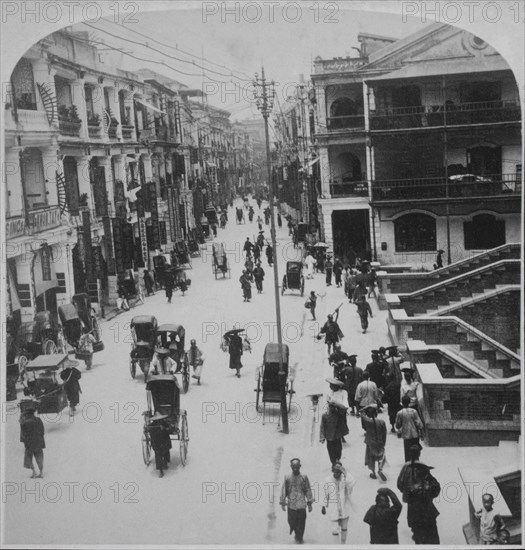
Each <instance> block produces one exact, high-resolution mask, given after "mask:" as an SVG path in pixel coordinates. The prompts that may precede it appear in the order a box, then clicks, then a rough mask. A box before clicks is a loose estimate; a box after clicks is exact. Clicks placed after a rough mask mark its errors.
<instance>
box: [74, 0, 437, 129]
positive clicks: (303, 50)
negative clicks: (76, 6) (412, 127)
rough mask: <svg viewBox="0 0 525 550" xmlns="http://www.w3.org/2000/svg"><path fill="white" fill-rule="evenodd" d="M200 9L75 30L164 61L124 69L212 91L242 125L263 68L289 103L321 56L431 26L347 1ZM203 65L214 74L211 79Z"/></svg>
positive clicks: (213, 100)
mask: <svg viewBox="0 0 525 550" xmlns="http://www.w3.org/2000/svg"><path fill="white" fill-rule="evenodd" d="M273 4H276V3H273ZM173 5H174V4H171V6H173ZM195 5H196V6H198V7H197V8H193V9H190V8H187V9H178V8H177V9H174V8H172V9H169V10H165V11H156V12H145V11H140V12H138V13H135V14H133V16H132V17H131V19H133V22H130V23H127V24H125V25H123V24H120V25H119V24H116V23H114V22H113V21H98V22H96V23H95V24H93V25H91V26H87V25H84V24H80V25H76V26H75V28H82V29H84V30H88V31H89V32H90V33H92V36H93V37H95V38H96V39H97V40H103V41H105V42H106V43H107V44H108V45H111V46H120V47H121V48H123V49H124V50H125V51H126V52H128V53H132V54H133V55H135V56H138V57H142V58H144V59H154V60H156V61H157V63H156V64H151V63H147V62H143V61H140V60H137V59H134V58H133V57H131V56H129V55H126V54H123V55H122V56H121V59H120V60H119V62H118V65H119V66H120V67H122V68H124V69H128V70H135V69H137V68H140V67H149V68H151V69H153V70H155V71H157V72H159V73H162V74H165V75H166V76H169V77H170V78H173V79H175V80H178V81H179V82H182V83H184V84H186V85H188V86H190V87H191V88H199V89H204V90H205V91H206V92H207V94H208V100H209V102H210V104H212V105H215V106H217V107H221V108H224V109H227V110H229V111H231V112H232V119H234V120H235V119H245V118H254V117H258V116H260V115H259V114H258V113H257V109H256V107H255V106H254V105H253V102H250V101H246V99H251V98H252V95H251V94H252V87H251V80H252V79H253V75H254V73H255V72H258V73H259V74H260V68H261V64H262V63H264V68H265V72H266V77H267V78H268V79H269V80H274V81H275V82H276V83H277V90H278V94H279V100H280V101H281V103H282V102H283V101H284V100H285V98H286V96H287V95H290V94H289V92H290V91H291V90H293V89H294V84H295V83H297V82H298V81H299V78H300V76H299V75H300V74H303V75H304V77H305V79H306V80H308V79H309V75H310V73H311V72H312V61H313V59H314V58H315V57H317V56H321V57H322V58H332V57H345V56H351V57H356V56H358V52H357V51H356V50H354V49H353V47H356V48H357V47H359V42H358V41H357V35H358V34H359V33H360V32H366V33H371V34H376V35H382V36H390V37H394V38H402V37H404V36H408V35H409V34H412V33H414V32H416V31H418V30H419V29H421V28H422V27H424V26H425V25H428V24H429V23H425V24H424V23H422V22H421V21H416V20H410V18H409V19H408V20H407V21H406V22H403V21H402V19H401V13H399V14H398V15H397V16H395V15H393V14H386V13H380V12H376V13H371V12H366V11H359V10H356V9H349V7H352V6H351V5H350V3H344V2H337V3H336V2H321V3H313V2H303V3H298V2H285V3H284V6H287V7H286V8H284V9H283V7H282V6H283V3H281V4H279V5H275V6H272V2H257V3H256V2H248V3H247V4H241V3H234V4H232V5H231V6H230V10H231V11H229V12H226V11H225V10H224V7H223V3H220V2H202V3H196V4H195ZM353 5H355V3H354V4H353ZM348 6H349V7H348ZM137 32H138V33H142V35H144V36H140V35H138V34H137ZM108 33H111V34H113V35H115V36H117V37H121V38H127V39H129V40H133V41H135V42H139V43H140V44H134V43H131V42H126V41H124V40H122V39H118V38H115V37H114V36H111V35H110V34H108ZM155 41H158V42H161V43H162V45H161V44H159V43H158V42H155ZM145 44H147V45H148V46H149V48H148V47H146V46H145ZM151 48H156V49H158V50H160V51H161V52H162V53H159V52H155V51H153V50H152V49H151ZM184 52H190V53H193V54H195V56H191V55H187V54H186V53H184ZM170 56H171V57H170ZM173 57H176V58H179V59H182V60H187V61H190V63H185V62H182V61H179V60H178V59H173ZM202 58H204V60H205V62H204V64H203V63H202ZM159 62H160V63H162V62H164V64H159ZM194 63H196V64H197V65H195V64H194ZM199 65H202V66H204V67H205V69H206V70H204V76H203V74H202V73H203V69H202V68H200V67H199ZM213 71H216V72H219V73H222V74H216V72H213ZM184 73H187V74H184Z"/></svg>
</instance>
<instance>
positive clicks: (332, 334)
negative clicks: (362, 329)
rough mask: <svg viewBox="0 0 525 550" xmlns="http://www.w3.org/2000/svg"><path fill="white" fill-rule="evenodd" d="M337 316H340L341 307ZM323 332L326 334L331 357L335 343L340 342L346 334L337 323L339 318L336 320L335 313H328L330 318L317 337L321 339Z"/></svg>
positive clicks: (326, 342)
mask: <svg viewBox="0 0 525 550" xmlns="http://www.w3.org/2000/svg"><path fill="white" fill-rule="evenodd" d="M336 312H337V316H339V308H337V310H336ZM321 334H324V335H325V340H324V342H325V344H326V345H327V347H328V356H329V357H330V353H331V348H332V346H333V345H334V344H336V343H337V342H339V341H340V340H341V339H342V338H344V334H343V332H342V330H341V329H340V328H339V325H338V324H337V320H335V321H334V316H333V315H328V320H327V321H326V323H325V324H324V325H323V327H322V328H321V330H320V331H319V334H318V335H317V339H318V340H320V339H321Z"/></svg>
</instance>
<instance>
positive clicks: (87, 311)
mask: <svg viewBox="0 0 525 550" xmlns="http://www.w3.org/2000/svg"><path fill="white" fill-rule="evenodd" d="M71 301H72V302H73V305H74V306H75V308H76V310H77V313H78V316H79V317H80V319H81V320H82V322H83V323H84V326H86V327H88V329H89V330H90V332H91V333H92V334H93V336H94V337H95V340H96V341H97V344H95V345H94V346H93V351H101V349H103V347H104V346H103V344H102V335H101V331H100V327H99V325H98V321H97V317H96V315H95V310H94V309H93V306H92V305H91V300H90V299H89V295H88V294H85V293H81V294H75V295H74V296H73V298H72V300H71ZM100 344H102V347H100Z"/></svg>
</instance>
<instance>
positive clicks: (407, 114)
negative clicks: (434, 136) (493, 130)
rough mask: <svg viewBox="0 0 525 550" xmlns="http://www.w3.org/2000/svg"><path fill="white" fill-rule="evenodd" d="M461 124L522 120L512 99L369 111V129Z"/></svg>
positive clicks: (518, 107) (517, 105) (517, 106)
mask: <svg viewBox="0 0 525 550" xmlns="http://www.w3.org/2000/svg"><path fill="white" fill-rule="evenodd" d="M445 118H446V124H447V126H457V125H463V124H490V123H494V122H516V121H519V120H521V109H520V106H519V104H518V103H516V102H515V101H481V102H475V103H460V104H459V105H425V106H422V105H419V106H414V107H398V108H392V109H385V110H377V111H374V112H371V113H370V129H371V130H396V129H399V128H425V127H433V126H444V125H445Z"/></svg>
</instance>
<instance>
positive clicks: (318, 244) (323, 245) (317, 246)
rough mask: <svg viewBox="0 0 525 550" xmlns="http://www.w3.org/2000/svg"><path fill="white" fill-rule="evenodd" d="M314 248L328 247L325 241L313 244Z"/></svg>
mask: <svg viewBox="0 0 525 550" xmlns="http://www.w3.org/2000/svg"><path fill="white" fill-rule="evenodd" d="M314 248H328V245H327V244H326V243H321V242H319V243H316V244H314Z"/></svg>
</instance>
